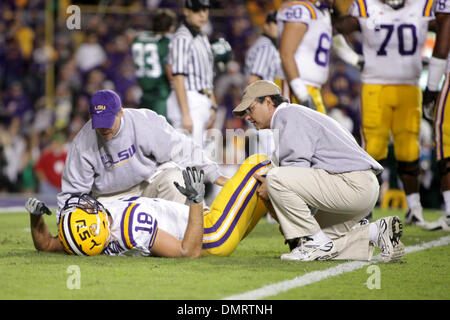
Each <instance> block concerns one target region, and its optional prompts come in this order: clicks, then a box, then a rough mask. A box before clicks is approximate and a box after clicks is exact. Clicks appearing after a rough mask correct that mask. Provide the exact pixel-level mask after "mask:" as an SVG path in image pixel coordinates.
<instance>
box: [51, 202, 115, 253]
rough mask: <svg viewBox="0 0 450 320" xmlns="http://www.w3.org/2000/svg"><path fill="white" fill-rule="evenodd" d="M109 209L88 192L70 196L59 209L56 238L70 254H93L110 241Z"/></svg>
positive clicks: (101, 249) (100, 251)
mask: <svg viewBox="0 0 450 320" xmlns="http://www.w3.org/2000/svg"><path fill="white" fill-rule="evenodd" d="M108 215H109V213H108V211H107V210H106V209H105V208H104V207H103V205H102V204H101V203H100V202H98V201H97V200H96V199H94V198H92V197H91V196H89V195H88V194H82V195H73V196H71V197H70V198H69V199H68V200H67V201H66V203H65V205H64V207H63V209H62V210H61V219H60V221H59V228H58V237H59V239H60V240H61V242H62V244H63V246H64V250H65V251H66V252H67V253H69V254H74V255H79V256H82V255H85V256H95V255H98V254H100V253H102V251H103V249H104V248H105V247H106V245H107V244H108V242H109V237H110V230H109V220H108Z"/></svg>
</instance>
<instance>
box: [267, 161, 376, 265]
mask: <svg viewBox="0 0 450 320" xmlns="http://www.w3.org/2000/svg"><path fill="white" fill-rule="evenodd" d="M266 182H267V191H268V194H269V198H270V200H271V203H272V205H273V207H274V209H275V212H276V215H277V217H278V220H279V222H280V225H281V229H282V231H283V234H284V236H285V238H286V239H293V238H297V237H305V236H311V235H314V234H316V233H317V232H319V231H320V230H322V231H323V232H324V233H325V234H326V235H327V236H328V237H330V238H331V239H332V240H333V241H334V244H335V246H336V248H337V250H338V252H339V254H338V256H337V257H336V258H335V259H349V260H370V259H371V257H372V253H373V246H372V245H371V244H370V242H369V227H368V225H365V226H361V227H356V228H353V227H354V226H355V225H356V224H357V223H358V222H359V221H360V220H361V219H363V218H364V217H365V216H366V215H367V214H368V213H369V212H370V211H371V210H373V208H374V206H375V204H376V201H377V199H378V193H379V185H378V181H377V178H376V176H375V174H374V173H373V172H372V171H371V170H367V171H353V172H347V173H341V174H330V173H328V172H326V171H324V170H321V169H311V168H302V167H277V168H274V169H272V170H270V172H269V173H268V174H267V180H266ZM309 207H314V208H317V209H318V211H317V212H316V214H315V215H314V216H313V215H311V210H310V209H309Z"/></svg>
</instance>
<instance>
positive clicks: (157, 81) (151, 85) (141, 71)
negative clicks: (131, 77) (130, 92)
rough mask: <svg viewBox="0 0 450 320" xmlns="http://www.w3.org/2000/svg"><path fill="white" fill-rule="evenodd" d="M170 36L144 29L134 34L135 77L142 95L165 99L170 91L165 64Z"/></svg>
mask: <svg viewBox="0 0 450 320" xmlns="http://www.w3.org/2000/svg"><path fill="white" fill-rule="evenodd" d="M169 41H170V38H169V37H168V36H167V35H164V36H162V35H155V34H154V33H152V32H150V31H144V32H141V33H139V34H138V35H137V36H136V39H135V40H134V41H133V44H132V47H131V49H132V53H133V60H134V64H135V67H136V78H137V80H138V83H139V85H140V87H141V89H142V91H143V94H144V95H151V96H152V97H153V99H164V100H165V99H166V98H167V96H168V95H169V93H170V83H169V80H168V78H167V74H166V69H165V64H166V59H167V55H168V48H169Z"/></svg>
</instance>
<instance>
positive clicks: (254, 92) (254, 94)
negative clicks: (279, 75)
mask: <svg viewBox="0 0 450 320" xmlns="http://www.w3.org/2000/svg"><path fill="white" fill-rule="evenodd" d="M275 94H281V89H280V87H278V86H277V85H276V84H275V83H273V82H272V81H268V80H258V81H255V82H253V83H251V84H249V85H248V86H247V88H245V90H244V94H243V95H242V99H241V103H239V105H238V106H237V107H236V108H234V109H233V114H234V115H235V116H238V117H240V116H243V115H244V113H245V110H247V108H248V107H250V105H251V104H252V102H253V101H254V100H255V99H256V98H259V97H265V96H271V95H275Z"/></svg>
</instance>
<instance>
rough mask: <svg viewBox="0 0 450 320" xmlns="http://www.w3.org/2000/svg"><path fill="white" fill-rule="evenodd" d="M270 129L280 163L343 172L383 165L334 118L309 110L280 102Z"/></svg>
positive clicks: (377, 170)
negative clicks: (272, 132)
mask: <svg viewBox="0 0 450 320" xmlns="http://www.w3.org/2000/svg"><path fill="white" fill-rule="evenodd" d="M270 128H271V129H272V130H273V131H274V137H275V147H276V149H275V150H276V151H275V152H276V153H277V155H276V158H277V159H275V160H278V164H279V165H280V166H294V167H306V168H313V169H323V170H325V171H327V172H330V173H343V172H349V171H361V170H369V169H372V170H373V171H374V172H375V174H378V173H380V172H381V171H382V170H383V167H382V166H381V165H380V164H379V163H378V162H377V161H375V160H374V159H373V158H372V157H371V156H370V155H369V154H368V153H367V152H366V151H364V149H362V148H361V147H360V146H359V145H358V143H357V142H356V140H355V138H354V137H353V136H352V135H351V134H350V132H348V130H346V129H345V128H344V127H342V126H341V125H340V124H339V123H338V122H337V121H335V120H334V119H332V118H330V117H329V116H327V115H324V114H322V113H320V112H317V111H314V110H312V109H309V108H306V107H303V106H300V105H297V104H289V103H282V104H281V105H279V106H278V107H277V108H276V111H275V113H274V114H273V117H272V119H271V123H270Z"/></svg>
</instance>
